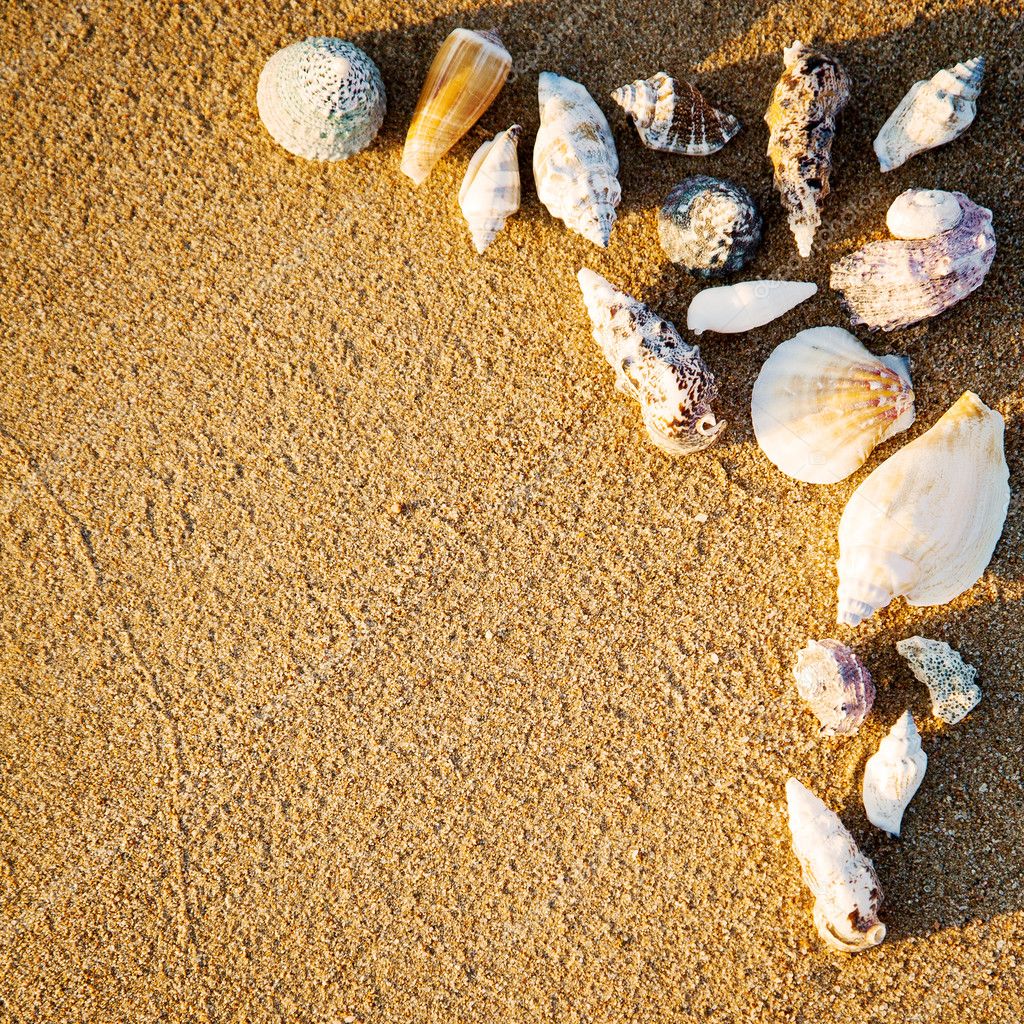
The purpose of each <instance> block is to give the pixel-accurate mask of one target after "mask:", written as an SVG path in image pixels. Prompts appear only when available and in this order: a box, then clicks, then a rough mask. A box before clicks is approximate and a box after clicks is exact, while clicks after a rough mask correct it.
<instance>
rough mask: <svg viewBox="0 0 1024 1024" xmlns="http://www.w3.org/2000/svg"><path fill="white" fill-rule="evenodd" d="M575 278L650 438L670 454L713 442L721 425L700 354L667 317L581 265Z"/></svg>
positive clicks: (711, 378)
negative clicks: (713, 408)
mask: <svg viewBox="0 0 1024 1024" xmlns="http://www.w3.org/2000/svg"><path fill="white" fill-rule="evenodd" d="M577 278H578V280H579V283H580V288H581V289H582V291H583V301H584V302H585V303H586V306H587V313H588V314H589V315H590V320H591V323H592V325H593V329H594V340H595V341H596V342H597V343H598V345H600V346H601V351H602V352H604V355H605V358H606V359H607V360H608V362H609V363H610V364H611V366H612V369H614V370H615V385H616V387H617V388H618V389H619V390H620V391H621V392H623V394H626V395H629V397H630V398H633V399H635V400H636V401H637V402H639V403H640V408H641V410H642V412H643V418H644V426H645V427H646V428H647V433H648V434H649V435H650V438H651V440H652V441H653V442H654V443H655V444H656V445H657V446H658V447H659V448H660V449H661V450H662V451H664V452H667V453H668V454H669V455H688V454H690V453H691V452H699V451H701V450H702V449H703V448H707V447H708V446H709V445H712V444H714V443H715V441H716V440H717V439H718V436H719V435H720V434H721V433H722V431H723V430H724V429H725V421H724V420H716V419H715V414H714V413H713V412H712V411H711V403H712V402H713V401H714V400H715V398H717V396H718V386H717V385H716V384H715V378H714V376H713V374H712V373H711V371H710V370H709V369H708V368H707V366H706V365H705V364H704V360H703V359H701V357H700V349H699V348H697V347H696V346H692V345H687V344H686V342H685V341H683V339H682V338H681V337H680V336H679V332H678V331H677V330H676V329H675V327H673V326H672V324H670V323H669V322H668V321H667V320H662V319H661V317H660V316H657V315H656V314H654V313H652V312H651V310H649V309H648V308H647V306H645V305H644V304H643V303H642V302H638V301H637V300H636V299H633V298H630V296H628V295H626V294H625V292H621V291H619V289H618V288H616V287H614V286H613V285H612V284H611V283H609V282H608V281H606V280H605V279H604V278H603V277H601V275H600V274H595V273H594V271H592V270H588V269H586V267H584V268H583V269H582V270H580V272H579V274H578V275H577Z"/></svg>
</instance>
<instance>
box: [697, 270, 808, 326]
mask: <svg viewBox="0 0 1024 1024" xmlns="http://www.w3.org/2000/svg"><path fill="white" fill-rule="evenodd" d="M817 291H818V286H817V285H816V284H811V283H810V282H808V281H742V282H741V283H740V284H727V285H722V286H721V287H720V288H705V289H704V290H703V291H699V292H697V294H696V295H695V296H694V297H693V300H692V301H691V302H690V308H689V309H688V310H687V311H686V326H687V327H689V328H690V330H691V331H693V332H694V333H695V334H703V333H704V331H715V332H716V333H718V334H740V333H742V332H743V331H752V330H754V328H755V327H763V326H764V325H765V324H769V323H771V322H772V321H773V320H777V319H778V318H779V317H780V316H782V315H783V314H784V313H788V312H789V311H790V310H791V309H792V308H793V307H794V306H799V305H800V303H801V302H804V301H805V300H806V299H809V298H810V297H811V296H812V295H814V294H815V293H816V292H817Z"/></svg>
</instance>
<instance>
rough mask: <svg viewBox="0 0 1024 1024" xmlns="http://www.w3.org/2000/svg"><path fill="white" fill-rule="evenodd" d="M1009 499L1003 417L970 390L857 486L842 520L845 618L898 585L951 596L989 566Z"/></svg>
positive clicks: (860, 613) (923, 595) (894, 593)
mask: <svg viewBox="0 0 1024 1024" xmlns="http://www.w3.org/2000/svg"><path fill="white" fill-rule="evenodd" d="M1009 502H1010V486H1009V469H1008V468H1007V465H1006V456H1005V455H1004V453H1003V418H1002V416H1000V415H999V413H997V412H995V411H994V410H992V409H990V408H989V407H988V406H987V405H985V403H984V402H982V400H981V399H980V398H979V397H978V396H977V395H976V394H974V392H972V391H966V392H964V394H963V395H962V396H961V398H960V399H959V401H957V402H956V403H955V404H954V405H953V406H952V408H950V409H949V410H948V411H947V412H946V413H945V415H943V416H942V418H941V419H939V421H938V422H937V423H936V424H935V425H934V426H933V427H932V428H931V429H930V430H928V431H927V432H926V433H924V434H922V435H921V436H920V437H918V438H916V439H915V440H913V441H911V442H910V444H908V445H906V446H905V447H904V448H901V449H900V450H899V451H898V452H896V454H895V455H893V456H892V457H891V458H889V459H887V460H886V461H885V462H883V463H882V465H881V466H879V467H878V468H877V469H876V470H875V471H874V472H873V473H872V474H871V475H870V476H869V477H868V478H867V479H866V480H865V481H864V482H863V483H862V484H861V485H860V486H859V487H858V488H857V490H856V491H854V492H853V496H852V497H851V498H850V500H849V502H848V503H847V505H846V509H845V510H844V512H843V516H842V519H840V521H839V563H838V568H839V595H838V605H839V607H838V621H839V622H842V623H845V624H846V625H849V626H856V625H858V624H859V623H860V622H862V621H863V620H864V619H866V618H868V617H870V616H871V615H873V614H874V613H875V612H876V611H878V610H879V609H881V608H884V607H885V606H886V605H888V604H889V602H890V601H892V600H893V598H895V597H898V596H900V595H902V596H904V597H905V598H906V599H907V602H908V603H909V604H912V605H918V606H919V605H937V604H945V603H946V602H948V601H952V600H953V598H955V597H957V596H958V595H959V594H962V593H963V592H964V591H965V590H967V589H968V588H969V587H971V586H973V585H974V584H975V583H976V582H977V581H978V580H979V579H980V578H981V575H982V573H983V572H984V571H985V567H986V566H987V565H988V563H989V560H990V559H991V558H992V552H993V551H994V550H995V546H996V542H997V541H998V540H999V535H1000V533H1002V529H1003V523H1004V521H1005V519H1006V511H1007V508H1008V507H1009Z"/></svg>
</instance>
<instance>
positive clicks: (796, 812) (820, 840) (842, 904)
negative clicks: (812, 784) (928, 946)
mask: <svg viewBox="0 0 1024 1024" xmlns="http://www.w3.org/2000/svg"><path fill="white" fill-rule="evenodd" d="M786 801H787V803H788V805H789V831H790V834H791V835H792V837H793V852H794V853H795V854H796V858H797V860H798V861H799V862H800V873H801V874H802V875H803V880H804V884H805V885H806V886H807V888H808V889H810V890H811V893H812V894H813V896H814V925H815V927H816V928H817V929H818V934H819V935H820V936H821V937H822V939H824V940H825V944H826V945H827V946H830V947H831V948H832V949H835V950H838V951H839V952H841V953H860V952H862V951H863V950H865V949H870V948H871V947H872V946H877V945H878V944H879V943H880V942H881V941H882V940H883V939H884V938H885V925H884V924H882V922H881V921H879V919H878V910H879V907H881V905H882V886H881V884H880V883H879V881H878V875H876V874H875V868H874V865H872V863H871V861H870V860H868V858H867V857H865V856H864V854H863V853H861V852H860V850H858V849H857V844H856V843H855V842H854V840H853V836H851V835H850V833H849V832H847V830H846V828H845V827H844V825H843V823H842V822H841V821H840V820H839V816H838V815H837V814H836V813H835V812H834V811H832V810H830V809H829V808H828V807H826V806H825V804H824V803H823V802H822V801H821V800H819V799H818V798H817V797H816V796H815V795H814V794H813V793H812V792H811V791H810V790H809V789H808V788H807V787H806V786H804V785H803V784H802V783H800V782H798V781H797V780H796V779H790V780H789V781H788V782H787V783H786Z"/></svg>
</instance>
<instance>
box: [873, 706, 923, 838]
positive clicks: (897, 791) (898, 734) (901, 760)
mask: <svg viewBox="0 0 1024 1024" xmlns="http://www.w3.org/2000/svg"><path fill="white" fill-rule="evenodd" d="M927 767H928V755H927V754H926V753H925V752H924V751H923V750H922V749H921V734H920V733H919V732H918V731H917V726H916V725H915V724H914V716H913V715H912V714H911V713H910V712H909V711H904V712H903V715H902V717H901V718H900V720H899V721H898V722H897V723H896V724H895V725H894V726H893V727H892V729H891V730H890V731H889V735H888V736H886V737H885V738H884V739H883V740H882V742H881V743H879V744H878V750H877V752H876V753H874V754H872V755H871V757H869V758H868V763H867V764H866V765H865V766H864V784H863V788H862V794H863V799H864V810H865V812H866V813H867V816H868V821H870V822H871V824H872V825H874V826H875V827H876V828H880V829H883V830H884V831H886V832H888V833H889V834H890V835H893V836H898V835H899V834H900V825H901V824H902V822H903V812H904V811H905V810H906V809H907V804H909V803H910V801H911V800H912V799H913V798H914V794H915V793H916V792H917V790H918V787H919V786H920V785H921V782H922V780H923V779H924V773H925V769H926V768H927Z"/></svg>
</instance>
